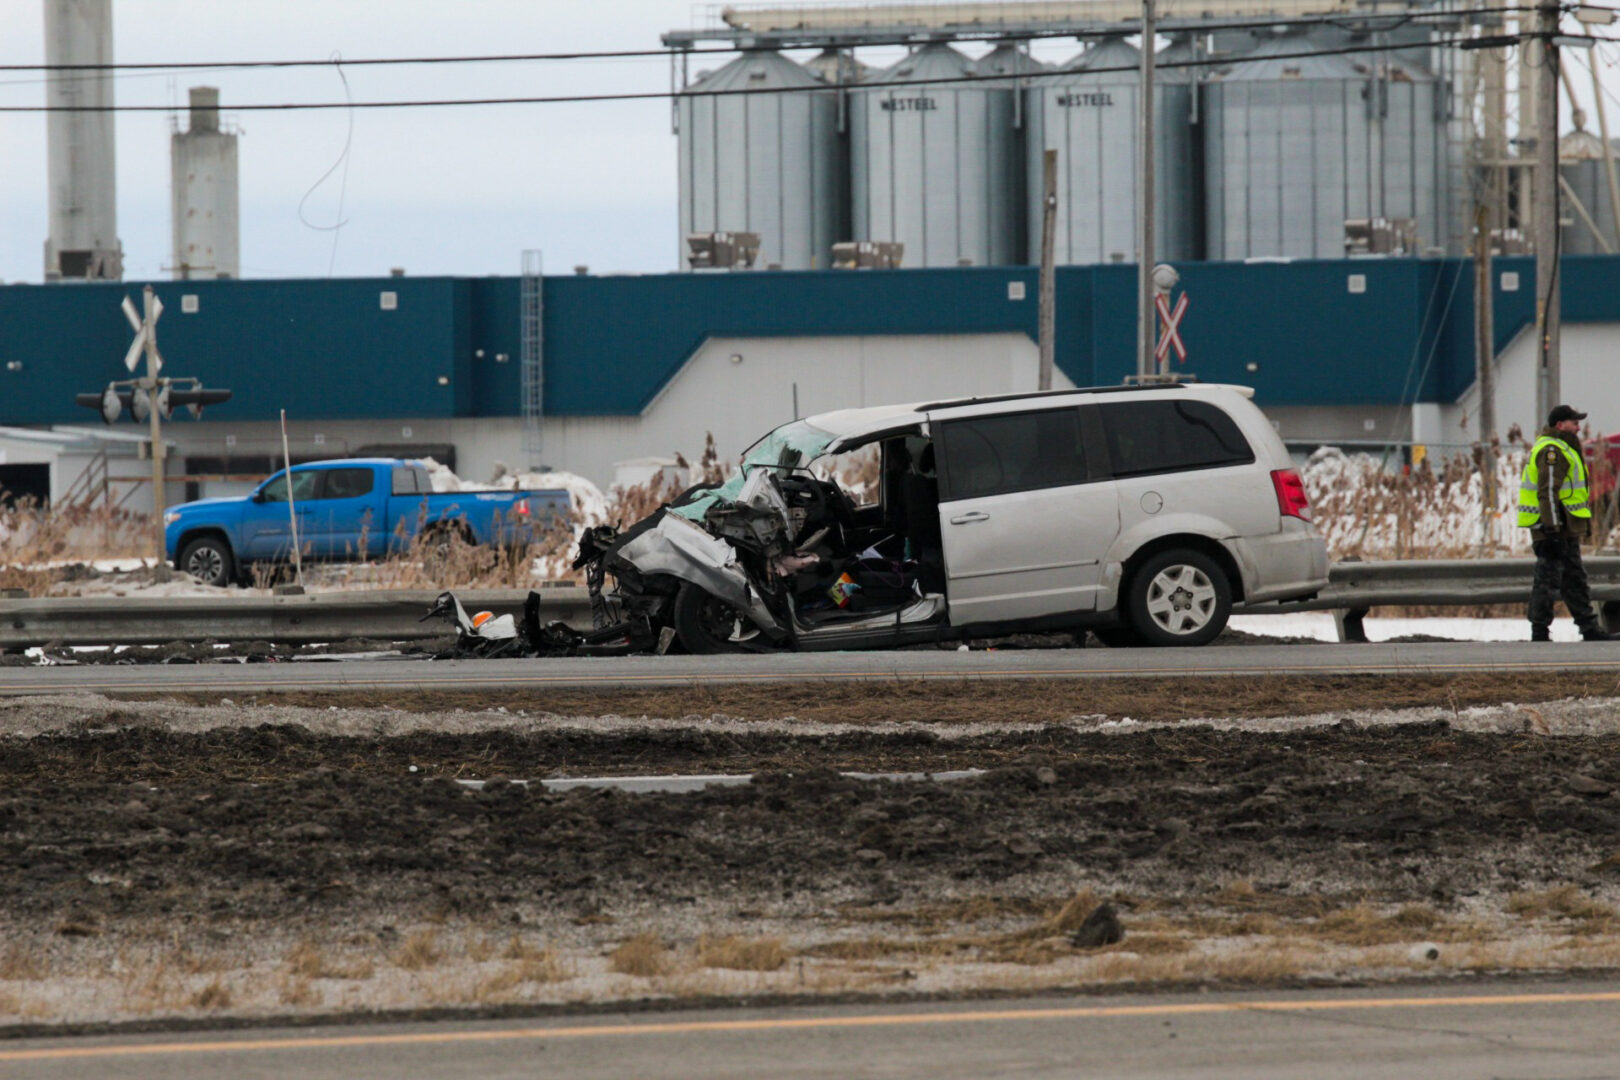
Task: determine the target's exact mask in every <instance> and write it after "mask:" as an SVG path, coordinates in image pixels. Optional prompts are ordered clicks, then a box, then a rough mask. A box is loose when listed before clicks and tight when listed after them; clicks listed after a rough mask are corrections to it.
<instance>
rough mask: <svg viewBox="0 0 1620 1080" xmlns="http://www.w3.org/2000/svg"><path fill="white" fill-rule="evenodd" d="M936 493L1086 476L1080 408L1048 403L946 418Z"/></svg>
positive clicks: (982, 492) (993, 491) (965, 495)
mask: <svg viewBox="0 0 1620 1080" xmlns="http://www.w3.org/2000/svg"><path fill="white" fill-rule="evenodd" d="M939 439H940V442H941V443H942V444H943V447H944V454H943V465H944V468H943V470H942V475H941V477H940V488H941V490H940V498H941V499H942V500H951V499H976V498H983V497H984V496H986V495H1004V494H1006V493H1008V492H1012V491H1032V490H1035V489H1038V488H1050V487H1063V486H1066V485H1069V484H1083V483H1085V482H1086V479H1087V476H1086V453H1085V445H1084V443H1083V442H1082V441H1081V437H1080V410H1078V409H1073V408H1069V409H1049V410H1043V411H1041V412H1019V413H1008V414H1005V415H1002V416H973V417H968V418H966V419H962V420H947V421H945V422H943V423H942V424H940V425H939Z"/></svg>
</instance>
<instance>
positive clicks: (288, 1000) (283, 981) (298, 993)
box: [276, 972, 326, 1009]
mask: <svg viewBox="0 0 1620 1080" xmlns="http://www.w3.org/2000/svg"><path fill="white" fill-rule="evenodd" d="M276 1000H277V1001H279V1002H280V1003H281V1004H283V1005H290V1006H292V1007H293V1008H295V1009H302V1008H318V1007H319V1006H321V1005H324V1004H325V1003H326V996H325V995H324V994H322V993H321V992H320V991H319V990H317V989H316V988H315V987H314V985H313V984H312V983H311V982H310V980H308V979H306V978H301V977H299V976H296V975H293V974H290V973H288V972H282V973H281V974H280V975H278V976H277V977H276Z"/></svg>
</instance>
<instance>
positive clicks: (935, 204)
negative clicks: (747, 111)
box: [850, 44, 1022, 266]
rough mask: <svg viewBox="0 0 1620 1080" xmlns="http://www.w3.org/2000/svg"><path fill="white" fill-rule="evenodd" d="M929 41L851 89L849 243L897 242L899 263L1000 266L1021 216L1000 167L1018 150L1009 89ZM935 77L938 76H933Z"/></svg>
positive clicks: (1012, 251)
mask: <svg viewBox="0 0 1620 1080" xmlns="http://www.w3.org/2000/svg"><path fill="white" fill-rule="evenodd" d="M973 75H974V68H973V62H972V61H970V60H969V59H968V58H967V57H966V56H963V55H962V54H961V53H960V52H958V51H957V50H955V49H953V48H951V47H950V46H949V45H944V44H932V45H926V46H923V47H922V48H920V49H918V50H917V51H916V52H914V53H912V54H911V55H910V56H908V57H906V58H905V59H903V60H901V61H900V62H899V63H897V64H895V65H894V66H893V67H890V68H888V69H887V70H885V71H883V72H881V73H879V74H877V75H875V76H873V77H872V78H870V79H868V80H867V81H866V82H865V83H863V84H861V85H860V86H858V87H856V88H855V89H853V90H851V91H850V172H851V191H852V204H853V207H852V217H853V224H854V239H855V240H873V241H899V242H900V243H902V244H904V245H905V254H904V260H905V261H904V265H906V266H958V265H964V264H967V265H974V266H986V265H1006V264H1008V263H1011V262H1012V261H1013V259H1014V258H1015V257H1016V253H1017V249H1018V245H1017V243H1016V241H1015V239H1014V232H1015V230H1016V229H1018V228H1021V227H1022V222H1021V221H1018V220H1017V219H1016V218H1015V213H1016V199H1015V197H1014V196H1013V194H1012V192H1011V191H1010V190H1009V189H1008V188H1007V187H1006V185H1007V184H1008V183H1009V181H1010V179H1011V177H1010V174H1009V171H1008V170H1007V169H1006V168H1004V167H1002V165H1001V163H1002V162H1005V161H1006V160H1007V159H1008V158H1009V157H1010V155H1012V154H1013V153H1015V152H1016V143H1015V141H1014V132H1013V126H1012V107H1011V106H1012V100H1011V99H1012V95H1013V93H1014V91H1013V90H1011V89H1007V88H1004V87H1001V86H983V85H975V84H973V83H971V82H951V81H949V80H955V79H967V78H971V77H972V76H973ZM935 80H945V81H943V82H941V81H935Z"/></svg>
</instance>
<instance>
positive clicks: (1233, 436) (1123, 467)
mask: <svg viewBox="0 0 1620 1080" xmlns="http://www.w3.org/2000/svg"><path fill="white" fill-rule="evenodd" d="M1102 416H1103V430H1104V432H1105V433H1106V434H1107V437H1108V455H1109V457H1110V458H1111V459H1112V463H1113V473H1114V475H1115V476H1142V475H1145V474H1147V473H1158V472H1174V471H1178V470H1181V469H1212V468H1217V467H1219V466H1222V465H1244V464H1247V463H1249V462H1251V461H1253V460H1254V450H1253V449H1251V448H1250V446H1249V443H1248V440H1247V439H1245V438H1244V437H1243V433H1242V432H1241V431H1239V430H1238V426H1237V424H1236V423H1235V422H1234V421H1233V420H1232V418H1231V417H1230V416H1228V415H1226V413H1225V412H1224V411H1223V410H1221V409H1220V408H1219V407H1218V406H1215V405H1211V404H1210V403H1209V402H1207V401H1188V400H1178V401H1110V402H1104V403H1103V405H1102Z"/></svg>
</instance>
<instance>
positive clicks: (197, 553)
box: [180, 536, 236, 589]
mask: <svg viewBox="0 0 1620 1080" xmlns="http://www.w3.org/2000/svg"><path fill="white" fill-rule="evenodd" d="M180 569H181V570H183V571H185V572H186V573H188V574H190V575H191V576H192V577H194V578H196V579H197V580H198V581H200V582H202V583H203V584H204V585H213V586H216V587H218V588H221V589H223V588H225V587H226V586H227V585H229V584H230V583H231V582H232V581H235V580H236V559H235V558H233V557H232V555H231V547H230V545H229V544H227V543H226V542H225V541H223V540H221V539H219V538H218V537H217V536H202V537H198V538H197V539H196V540H193V541H192V542H191V543H189V544H187V545H186V548H185V550H184V551H182V552H181V553H180Z"/></svg>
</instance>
